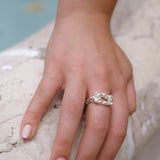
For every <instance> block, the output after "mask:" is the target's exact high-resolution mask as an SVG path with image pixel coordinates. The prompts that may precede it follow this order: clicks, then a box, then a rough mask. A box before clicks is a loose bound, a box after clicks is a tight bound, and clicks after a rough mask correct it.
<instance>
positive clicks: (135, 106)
mask: <svg viewBox="0 0 160 160" xmlns="http://www.w3.org/2000/svg"><path fill="white" fill-rule="evenodd" d="M136 109H137V105H136V104H135V105H133V104H132V107H130V108H129V113H130V115H131V114H133V113H134V112H135V111H136Z"/></svg>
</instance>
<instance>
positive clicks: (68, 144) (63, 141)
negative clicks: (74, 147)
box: [56, 139, 71, 148]
mask: <svg viewBox="0 0 160 160" xmlns="http://www.w3.org/2000/svg"><path fill="white" fill-rule="evenodd" d="M56 146H57V147H58V148H68V147H71V142H70V141H69V140H67V139H61V140H58V141H57V142H56Z"/></svg>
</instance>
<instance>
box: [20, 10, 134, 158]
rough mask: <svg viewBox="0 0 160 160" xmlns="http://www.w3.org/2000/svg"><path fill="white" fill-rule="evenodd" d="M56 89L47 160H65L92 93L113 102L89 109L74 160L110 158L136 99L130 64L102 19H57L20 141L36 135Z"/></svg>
mask: <svg viewBox="0 0 160 160" xmlns="http://www.w3.org/2000/svg"><path fill="white" fill-rule="evenodd" d="M58 89H63V90H64V96H63V101H62V108H61V113H60V118H59V123H58V129H57V134H56V138H55V143H54V147H53V152H52V155H51V160H55V159H57V158H58V157H64V158H65V159H67V160H68V159H69V155H70V152H71V147H72V144H73V140H74V138H75V134H76V130H77V127H78V125H79V122H80V119H81V116H82V111H83V107H84V103H85V98H86V97H90V96H92V95H93V94H94V92H95V91H98V92H104V93H107V94H112V95H113V99H114V104H113V105H112V106H110V107H109V106H108V107H106V106H103V105H99V104H95V103H90V104H89V105H88V106H87V111H86V127H85V131H84V133H83V136H82V139H81V142H80V146H79V150H78V153H77V157H76V159H77V160H82V159H87V160H96V159H98V160H113V158H114V157H115V155H116V153H117V152H118V150H119V148H120V146H121V144H122V142H123V140H124V138H125V135H126V130H127V122H128V116H129V114H132V113H133V112H134V111H135V109H136V95H135V88H134V82H133V75H132V66H131V63H130V62H129V60H128V58H127V57H126V55H125V54H124V53H123V51H122V50H121V49H120V48H119V46H118V45H117V44H116V43H115V42H114V40H113V38H112V35H111V32H110V27H109V21H108V19H107V17H106V15H104V14H101V13H100V14H98V13H96V14H89V13H87V14H83V13H75V14H74V15H70V16H67V17H59V18H57V20H56V24H55V28H54V31H53V33H52V36H51V39H50V41H49V43H48V48H47V55H46V59H45V68H44V74H43V78H42V80H41V82H40V84H39V86H38V88H37V90H36V93H35V95H34V97H33V98H32V100H31V102H30V105H29V107H28V109H27V110H26V112H25V115H24V118H23V121H22V124H21V135H22V137H23V138H24V139H27V140H29V139H31V138H33V137H34V135H35V134H36V131H37V128H38V125H39V122H40V119H41V117H42V116H43V114H44V113H45V111H46V109H47V107H48V106H49V104H50V103H51V101H52V100H53V98H54V96H55V95H56V92H57V91H58ZM25 125H27V126H26V127H25ZM23 129H24V131H23Z"/></svg>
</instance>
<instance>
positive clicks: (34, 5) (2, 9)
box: [0, 0, 58, 51]
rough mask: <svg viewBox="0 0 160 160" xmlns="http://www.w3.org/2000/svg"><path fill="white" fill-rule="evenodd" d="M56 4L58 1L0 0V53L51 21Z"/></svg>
mask: <svg viewBox="0 0 160 160" xmlns="http://www.w3.org/2000/svg"><path fill="white" fill-rule="evenodd" d="M57 4H58V0H0V51H2V50H5V49H7V48H9V47H11V46H12V45H14V44H16V43H18V42H19V41H22V40H23V39H25V38H26V37H28V36H29V35H31V34H32V33H34V32H35V31H37V30H38V29H40V28H42V27H44V26H45V25H46V24H48V23H49V22H51V21H53V20H54V19H55V17H56V10H57Z"/></svg>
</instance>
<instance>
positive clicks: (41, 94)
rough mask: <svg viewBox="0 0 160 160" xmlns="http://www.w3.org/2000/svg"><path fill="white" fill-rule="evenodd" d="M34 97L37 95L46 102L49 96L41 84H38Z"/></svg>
mask: <svg viewBox="0 0 160 160" xmlns="http://www.w3.org/2000/svg"><path fill="white" fill-rule="evenodd" d="M35 97H37V98H38V99H40V100H41V101H42V102H44V103H46V102H48V100H49V96H48V95H47V94H46V93H45V90H44V88H43V87H42V86H39V87H38V89H37V91H36V94H35Z"/></svg>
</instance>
